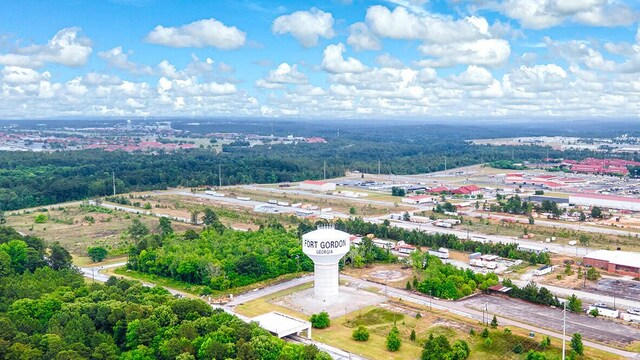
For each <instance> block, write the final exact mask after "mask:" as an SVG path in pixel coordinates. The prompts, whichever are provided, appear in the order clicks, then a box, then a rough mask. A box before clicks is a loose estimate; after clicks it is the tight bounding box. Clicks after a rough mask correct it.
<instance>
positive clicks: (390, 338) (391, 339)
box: [387, 326, 402, 351]
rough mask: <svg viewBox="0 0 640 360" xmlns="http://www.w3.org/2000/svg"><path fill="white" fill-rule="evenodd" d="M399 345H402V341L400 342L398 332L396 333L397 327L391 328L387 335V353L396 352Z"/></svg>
mask: <svg viewBox="0 0 640 360" xmlns="http://www.w3.org/2000/svg"><path fill="white" fill-rule="evenodd" d="M400 345H402V341H401V340H400V331H398V328H397V327H395V326H394V327H393V328H392V329H391V331H390V332H389V335H387V350H389V351H398V350H400Z"/></svg>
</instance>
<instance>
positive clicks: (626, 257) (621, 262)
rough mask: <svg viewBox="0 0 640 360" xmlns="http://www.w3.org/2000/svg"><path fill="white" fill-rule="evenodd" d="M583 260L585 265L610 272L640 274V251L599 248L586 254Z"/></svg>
mask: <svg viewBox="0 0 640 360" xmlns="http://www.w3.org/2000/svg"><path fill="white" fill-rule="evenodd" d="M582 261H583V262H584V264H585V266H593V267H595V268H599V269H603V270H606V271H608V272H610V273H616V274H621V275H629V276H634V277H639V276H640V253H634V252H627V251H609V250H597V251H594V252H592V253H590V254H588V255H585V256H584V257H583V258H582Z"/></svg>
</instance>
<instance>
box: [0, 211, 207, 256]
mask: <svg viewBox="0 0 640 360" xmlns="http://www.w3.org/2000/svg"><path fill="white" fill-rule="evenodd" d="M38 215H44V216H45V217H46V218H45V219H46V221H44V222H43V223H36V221H35V218H36V216H38ZM134 218H138V219H140V221H141V222H143V223H144V224H145V225H147V226H148V227H149V230H151V231H152V232H153V231H156V228H157V227H158V218H156V217H153V216H145V215H135V214H129V213H125V212H121V211H116V210H109V209H103V208H98V207H94V206H80V205H69V206H60V207H49V208H48V209H47V210H46V211H38V210H33V211H25V212H20V213H17V212H16V213H8V214H7V225H8V226H12V227H14V228H15V229H16V230H18V231H20V232H21V233H23V234H26V235H35V236H39V237H41V238H43V239H44V240H45V241H47V242H55V241H58V242H60V244H62V246H64V247H65V248H66V249H67V250H68V251H69V252H70V253H71V254H73V255H77V256H86V255H87V248H88V247H91V246H98V245H99V246H104V247H105V248H106V249H107V250H109V253H110V254H111V255H118V254H123V252H124V251H126V248H127V247H128V246H129V244H130V239H129V237H128V236H127V235H126V233H125V231H126V230H127V228H128V227H129V226H130V225H131V222H132V220H133V219H134ZM172 226H173V229H174V230H175V231H176V232H183V231H186V230H187V229H192V228H193V229H195V227H193V226H192V225H188V224H184V223H180V222H176V221H174V222H173V223H172Z"/></svg>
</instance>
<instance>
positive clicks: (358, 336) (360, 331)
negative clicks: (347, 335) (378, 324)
mask: <svg viewBox="0 0 640 360" xmlns="http://www.w3.org/2000/svg"><path fill="white" fill-rule="evenodd" d="M351 336H352V337H353V339H354V340H356V341H367V340H369V330H367V328H366V327H364V326H362V325H360V326H358V328H357V329H355V330H353V333H351Z"/></svg>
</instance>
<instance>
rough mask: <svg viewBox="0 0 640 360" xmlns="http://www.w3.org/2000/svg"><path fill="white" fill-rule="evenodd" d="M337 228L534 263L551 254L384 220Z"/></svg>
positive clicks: (355, 221)
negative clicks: (419, 229)
mask: <svg viewBox="0 0 640 360" xmlns="http://www.w3.org/2000/svg"><path fill="white" fill-rule="evenodd" d="M335 225H336V229H339V230H343V231H346V232H348V233H351V234H361V235H367V234H373V235H375V236H376V237H379V238H383V239H391V240H396V241H400V240H402V241H404V242H406V243H407V244H411V245H417V246H425V247H431V248H438V247H445V248H448V249H452V250H458V251H463V252H468V253H473V252H481V253H483V254H493V255H499V256H502V257H505V258H509V259H520V260H525V261H529V262H530V263H532V264H549V263H550V261H551V259H550V258H549V254H546V253H541V254H535V253H530V252H525V251H518V244H516V243H511V244H504V243H489V242H486V243H484V242H480V241H474V240H463V239H460V238H458V237H457V236H456V235H452V234H427V233H425V232H422V231H418V230H416V229H413V230H408V229H404V228H400V227H396V226H391V224H390V223H389V221H387V220H385V222H384V223H383V224H373V223H369V222H366V221H364V220H362V218H356V219H348V220H343V219H338V220H336V223H335Z"/></svg>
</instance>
